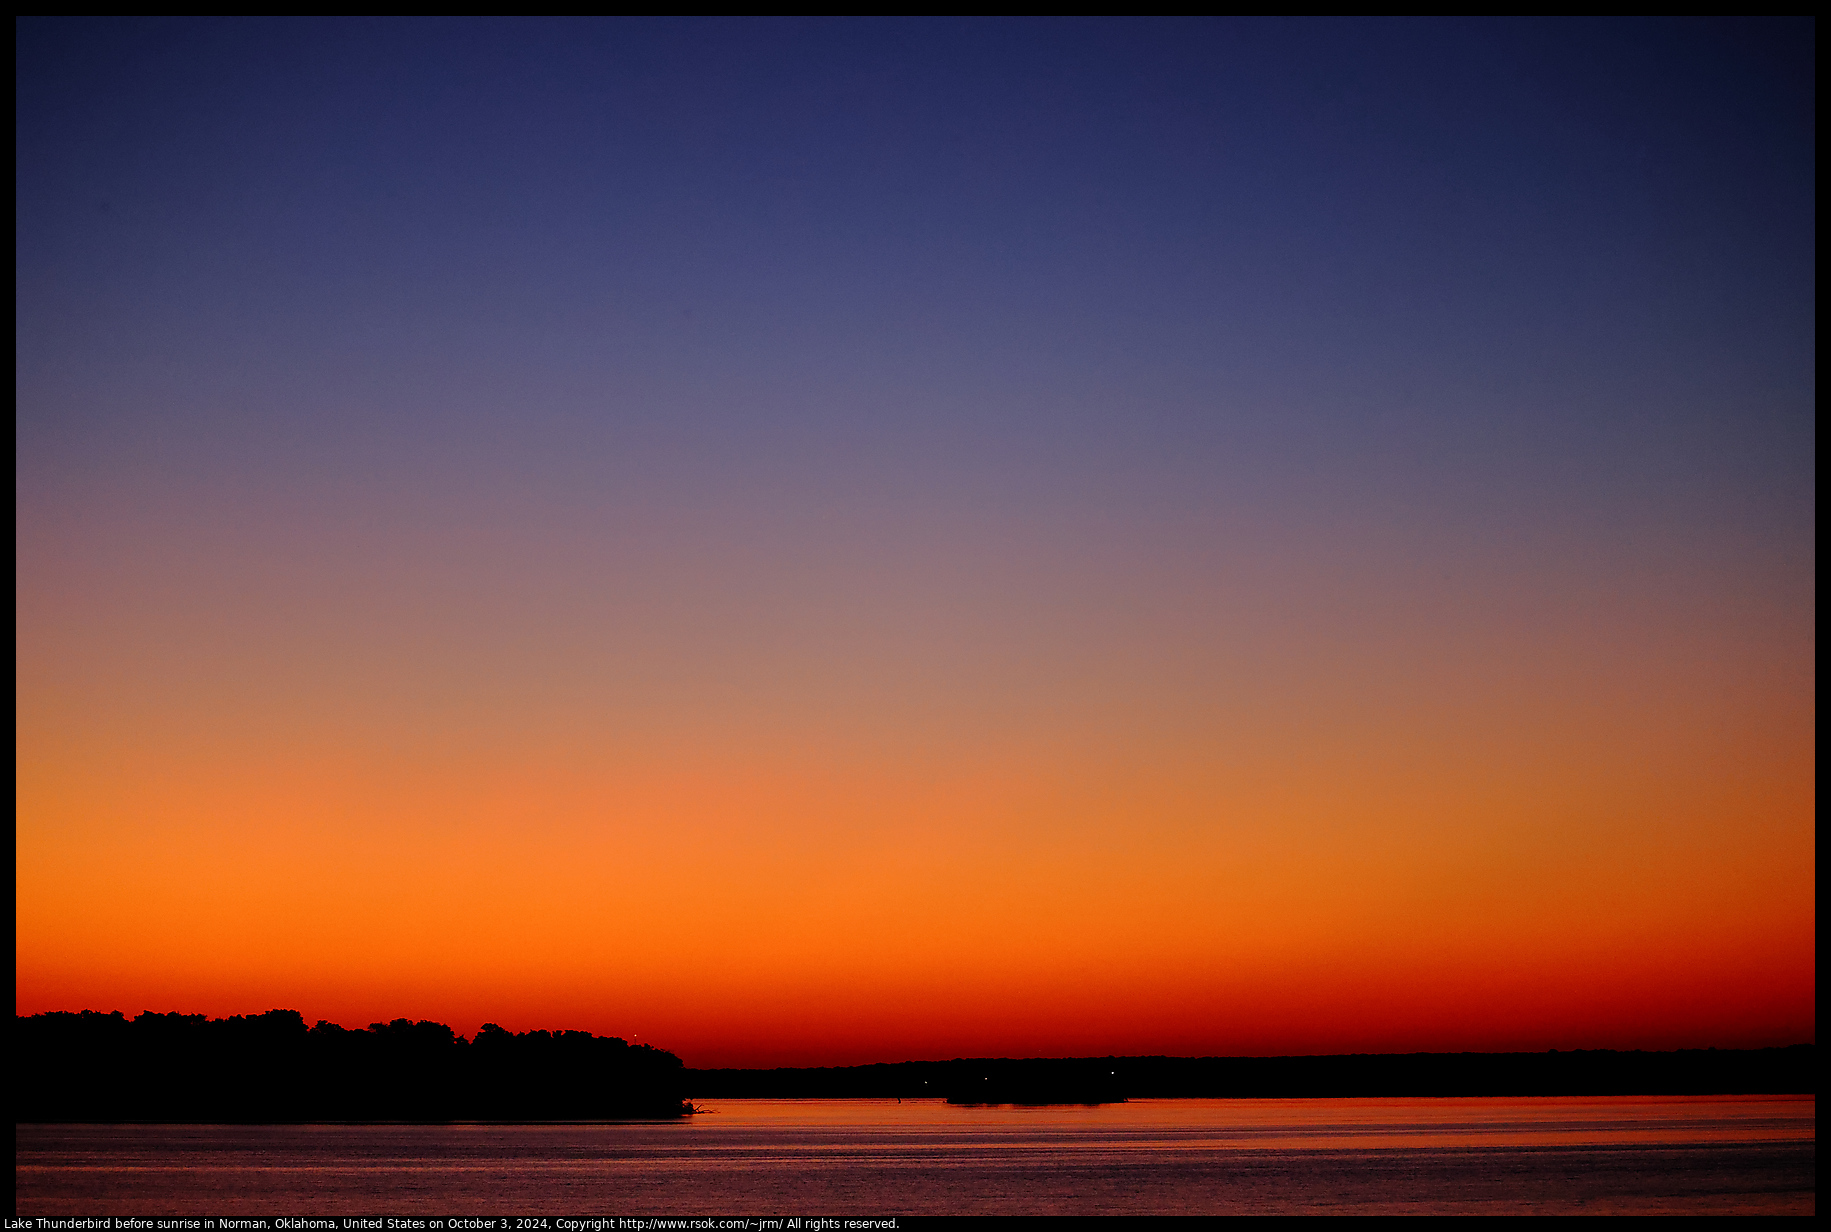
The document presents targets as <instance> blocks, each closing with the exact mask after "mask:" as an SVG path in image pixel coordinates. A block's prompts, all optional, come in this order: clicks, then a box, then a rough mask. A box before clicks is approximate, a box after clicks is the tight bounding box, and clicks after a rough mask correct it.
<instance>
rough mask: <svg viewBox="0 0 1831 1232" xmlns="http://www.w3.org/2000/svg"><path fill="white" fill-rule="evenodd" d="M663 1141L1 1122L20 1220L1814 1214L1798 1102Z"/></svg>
mask: <svg viewBox="0 0 1831 1232" xmlns="http://www.w3.org/2000/svg"><path fill="white" fill-rule="evenodd" d="M704 1106H705V1107H707V1108H708V1109H709V1110H708V1111H707V1112H705V1113H703V1114H702V1115H699V1116H696V1117H693V1118H691V1119H689V1120H686V1121H681V1122H677V1123H653V1122H647V1123H620V1124H540V1125H484V1124H454V1125H256V1126H243V1125H177V1126H174V1125H19V1126H18V1127H17V1129H16V1134H17V1137H16V1178H17V1191H16V1195H17V1196H16V1198H15V1202H16V1208H17V1213H18V1214H20V1215H75V1214H87V1215H100V1214H110V1215H127V1214H135V1215H148V1214H175V1215H177V1214H188V1215H208V1216H223V1215H234V1216H250V1217H255V1218H275V1217H291V1216H313V1215H341V1214H391V1215H392V1214H404V1215H417V1216H430V1217H439V1218H447V1217H453V1216H458V1215H542V1216H548V1217H585V1216H593V1215H651V1214H681V1215H765V1216H767V1215H790V1216H796V1215H798V1216H803V1217H813V1216H823V1215H848V1214H849V1215H888V1214H967V1213H989V1214H1117V1213H1121V1212H1127V1213H1154V1214H1205V1213H1221V1214H1233V1213H1238V1214H1248V1213H1284V1212H1290V1213H1296V1212H1316V1213H1326V1212H1334V1213H1342V1214H1373V1213H1396V1212H1407V1213H1441V1214H1452V1213H1486V1214H1498V1213H1508V1212H1517V1213H1576V1212H1582V1213H1597V1214H1599V1213H1680V1212H1710V1213H1727V1212H1752V1213H1763V1214H1781V1213H1787V1214H1811V1213H1813V1212H1814V1210H1815V1202H1816V1196H1815V1195H1816V1190H1815V1167H1816V1107H1817V1103H1816V1100H1815V1099H1813V1098H1810V1097H1799V1098H1783V1097H1748V1096H1738V1097H1713V1098H1696V1097H1684V1098H1680V1097H1674V1098H1650V1097H1614V1098H1570V1099H1306V1100H1221V1099H1161V1100H1155V1099H1154V1100H1135V1101H1132V1102H1130V1103H1125V1104H1109V1105H1102V1106H1099V1107H1045V1108H1011V1107H1002V1108H962V1107H953V1106H949V1105H947V1104H944V1103H941V1102H939V1101H934V1100H909V1101H905V1102H902V1103H898V1102H896V1101H895V1100H760V1099H757V1100H738V1099H732V1100H716V1099H714V1100H707V1101H704Z"/></svg>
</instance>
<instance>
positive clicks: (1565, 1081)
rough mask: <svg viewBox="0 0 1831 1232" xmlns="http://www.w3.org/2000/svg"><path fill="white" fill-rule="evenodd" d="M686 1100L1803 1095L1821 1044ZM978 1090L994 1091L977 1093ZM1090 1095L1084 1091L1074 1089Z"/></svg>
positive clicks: (1065, 1070)
mask: <svg viewBox="0 0 1831 1232" xmlns="http://www.w3.org/2000/svg"><path fill="white" fill-rule="evenodd" d="M681 1077H682V1082H683V1086H684V1089H685V1090H686V1092H687V1095H688V1097H689V1098H692V1099H717V1098H725V1099H740V1098H773V1099H845V1098H867V1097H877V1098H889V1097H896V1098H902V1099H908V1098H912V1097H916V1098H919V1097H923V1096H931V1097H932V1096H939V1097H946V1098H954V1099H955V1100H956V1101H957V1102H986V1103H1013V1102H1016V1103H1083V1102H1088V1103H1093V1102H1103V1100H1104V1099H1111V1098H1131V1099H1151V1098H1159V1099H1192V1098H1219V1099H1306V1098H1308V1099H1327V1098H1348V1097H1355V1096H1390V1097H1414V1098H1421V1097H1473V1096H1601V1095H1810V1094H1814V1093H1816V1090H1817V1085H1818V1077H1817V1045H1815V1044H1795V1045H1793V1046H1791V1047H1786V1048H1751V1049H1716V1048H1698V1049H1683V1050H1679V1051H1673V1052H1617V1051H1612V1050H1603V1049H1579V1050H1576V1051H1568V1052H1565V1051H1554V1052H1487V1053H1481V1052H1462V1053H1430V1052H1420V1053H1352V1054H1346V1055H1337V1056H1315V1057H1163V1056H1149V1057H1078V1058H1063V1059H1053V1060H1040V1059H1039V1060H1018V1059H1011V1058H978V1059H966V1058H961V1059H956V1060H952V1061H905V1062H901V1063H892V1064H877V1065H852V1066H830V1067H818V1068H780V1069H688V1070H686V1071H685V1072H684V1073H683V1074H682V1076H681ZM975 1089H983V1090H987V1091H989V1092H991V1097H990V1098H986V1099H983V1100H973V1099H972V1098H971V1093H972V1092H973V1091H974V1090H975ZM1083 1095H1086V1096H1089V1098H1086V1099H1082V1098H1080V1097H1081V1096H1083Z"/></svg>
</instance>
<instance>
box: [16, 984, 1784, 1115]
mask: <svg viewBox="0 0 1831 1232" xmlns="http://www.w3.org/2000/svg"><path fill="white" fill-rule="evenodd" d="M12 1055H13V1060H14V1074H15V1076H16V1083H15V1087H14V1092H15V1094H14V1099H13V1103H14V1117H15V1122H16V1123H45V1124H50V1123H76V1122H87V1123H123V1122H143V1123H159V1124H220V1123H244V1124H284V1123H313V1124H326V1123H351V1124H363V1123H370V1124H373V1123H388V1122H418V1123H426V1122H454V1121H468V1122H487V1123H495V1124H512V1123H518V1122H525V1123H553V1122H566V1121H580V1122H598V1121H622V1120H652V1119H677V1118H680V1117H683V1116H691V1115H692V1114H693V1113H694V1112H695V1111H697V1109H695V1108H694V1106H693V1103H692V1101H694V1100H705V1099H719V1098H724V1099H734V1098H774V1099H797V1098H800V1099H856V1098H891V1097H895V1098H899V1099H909V1098H923V1097H927V1098H938V1099H946V1100H948V1101H950V1102H952V1103H956V1104H1032V1105H1040V1104H1099V1103H1114V1102H1119V1101H1122V1100H1126V1099H1149V1098H1222V1099H1303V1098H1344V1097H1356V1096H1360V1097H1381V1096H1384V1097H1439V1098H1442V1097H1481V1096H1490V1097H1508V1096H1512V1097H1518V1096H1540V1097H1546V1096H1550V1097H1556V1096H1573V1097H1580V1096H1609V1095H1618V1096H1636V1095H1638V1096H1662V1095H1663V1096H1686V1095H1692V1096H1696V1095H1806V1094H1813V1093H1815V1092H1816V1090H1817V1069H1816V1062H1817V1046H1816V1045H1814V1044H1798V1045H1794V1046H1791V1047H1785V1048H1759V1049H1714V1048H1707V1049H1686V1050H1681V1051H1673V1052H1617V1051H1609V1050H1577V1051H1571V1052H1557V1051H1552V1052H1537V1053H1520V1052H1513V1053H1472V1052H1464V1053H1409V1054H1391V1053H1363V1054H1348V1055H1336V1056H1308V1057H1302V1056H1297V1057H1290V1056H1287V1057H1166V1056H1129V1057H1071V1058H1036V1059H1012V1058H956V1059H954V1060H950V1061H905V1062H899V1063H887V1064H876V1065H854V1066H836V1067H818V1068H777V1069H688V1068H686V1067H685V1066H684V1065H683V1064H682V1063H681V1060H680V1058H679V1057H677V1056H675V1055H674V1054H672V1053H669V1052H666V1051H663V1050H661V1049H658V1048H654V1047H652V1046H650V1045H636V1044H630V1043H628V1042H627V1041H624V1040H622V1039H617V1038H614V1037H600V1036H594V1035H591V1034H589V1033H587V1032H581V1031H524V1032H519V1033H514V1032H508V1031H504V1030H502V1029H501V1028H500V1027H497V1026H495V1025H494V1024H485V1025H484V1027H483V1028H482V1029H481V1030H479V1031H478V1032H477V1034H476V1035H475V1036H474V1037H472V1038H466V1037H464V1036H461V1035H458V1034H457V1033H456V1032H454V1031H453V1030H452V1029H451V1028H450V1027H448V1026H445V1025H444V1024H442V1023H435V1022H425V1021H422V1022H409V1021H408V1020H406V1019H396V1020H394V1021H393V1022H389V1023H379V1022H378V1023H373V1024H371V1025H370V1026H369V1027H367V1028H366V1029H362V1030H355V1031H350V1030H346V1029H344V1028H342V1027H340V1026H337V1025H335V1024H333V1023H327V1022H320V1023H318V1024H317V1025H316V1026H314V1027H310V1028H307V1027H306V1025H305V1022H304V1019H303V1017H302V1016H301V1015H300V1014H299V1013H298V1012H297V1011H293V1010H272V1011H269V1012H268V1013H265V1014H259V1015H250V1016H235V1017H231V1018H225V1019H210V1018H206V1017H205V1016H204V1015H201V1014H197V1015H187V1014H155V1013H150V1012H149V1013H143V1014H140V1015H137V1016H136V1017H134V1018H131V1019H129V1018H127V1017H126V1016H125V1015H124V1014H121V1013H108V1014H102V1013H96V1012H93V1011H85V1012H83V1013H76V1014H72V1013H48V1014H35V1015H32V1016H30V1017H18V1016H15V1018H14V1034H13V1050H12Z"/></svg>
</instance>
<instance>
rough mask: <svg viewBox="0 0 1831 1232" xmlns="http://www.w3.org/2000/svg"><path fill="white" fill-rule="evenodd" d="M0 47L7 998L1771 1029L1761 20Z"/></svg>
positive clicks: (1664, 1037)
mask: <svg viewBox="0 0 1831 1232" xmlns="http://www.w3.org/2000/svg"><path fill="white" fill-rule="evenodd" d="M16 30H17V39H16V56H17V77H16V91H17V111H16V133H17V155H16V160H17V161H16V168H17V172H16V174H17V180H16V209H17V214H16V219H17V221H16V231H15V236H16V240H15V245H16V283H15V286H16V291H15V298H16V312H17V325H16V352H17V370H16V390H17V419H16V429H15V432H16V445H17V471H16V497H15V500H16V511H17V529H16V545H17V565H16V591H15V593H16V601H15V602H16V614H17V634H16V643H15V645H16V650H15V654H16V662H17V684H16V693H15V708H16V717H17V735H16V758H17V785H16V789H15V790H16V807H17V828H16V837H15V854H16V865H15V867H16V872H15V890H16V906H15V924H16V942H15V945H16V950H15V964H16V965H15V1001H16V1008H17V1012H19V1013H35V1012H40V1011H45V1010H53V1009H68V1010H74V1009H84V1008H90V1009H99V1010H114V1009H121V1010H124V1011H126V1012H128V1013H130V1014H132V1013H136V1012H138V1011H141V1010H145V1009H152V1010H160V1011H165V1010H183V1011H185V1012H190V1013H209V1014H212V1015H224V1014H233V1013H252V1012H260V1011H263V1010H266V1009H268V1008H271V1007H275V1006H279V1007H286V1008H295V1009H298V1010H300V1011H301V1012H302V1013H304V1015H305V1017H306V1019H307V1020H308V1021H316V1020H318V1019H327V1020H330V1021H334V1022H341V1023H344V1024H345V1025H350V1026H356V1025H361V1024H365V1023H368V1022H371V1021H376V1020H381V1019H392V1018H396V1017H409V1018H416V1019H418V1018H431V1019H436V1020H439V1021H443V1022H448V1023H450V1024H451V1025H453V1026H454V1027H456V1028H457V1029H458V1030H460V1031H462V1032H466V1033H468V1032H472V1031H475V1030H476V1029H477V1027H478V1026H479V1025H480V1024H481V1023H483V1022H486V1021H487V1022H496V1023H499V1024H501V1025H503V1026H505V1027H508V1028H510V1029H512V1030H526V1029H530V1028H538V1027H551V1028H560V1027H564V1028H571V1029H580V1030H591V1031H595V1032H597V1033H600V1034H611V1035H619V1036H622V1037H624V1038H630V1039H635V1040H636V1041H638V1042H642V1043H654V1044H657V1045H658V1046H661V1047H665V1048H669V1049H671V1050H673V1051H675V1052H677V1053H679V1054H680V1055H681V1056H682V1057H683V1058H684V1059H685V1060H686V1062H687V1064H689V1065H695V1066H713V1065H778V1064H827V1065H830V1064H850V1063H859V1062H871V1061H899V1060H909V1059H922V1058H946V1057H953V1056H962V1055H965V1056H988V1055H997V1056H1051V1055H1058V1056H1059V1055H1105V1054H1114V1053H1117V1054H1160V1053H1161V1054H1172V1055H1209V1054H1291V1053H1326V1052H1353V1051H1363V1052H1364V1051H1416V1050H1466V1049H1475V1050H1504V1049H1545V1048H1580V1047H1613V1048H1670V1047H1703V1046H1716V1047H1734V1046H1762V1045H1773V1044H1791V1043H1799V1042H1806V1041H1812V1040H1815V1038H1816V1018H1815V1009H1814V999H1815V993H1816V986H1815V961H1816V954H1815V948H1814V947H1815V942H1814V917H1815V895H1816V882H1815V874H1814V861H1815V856H1816V849H1815V839H1814V832H1813V819H1814V804H1815V766H1814V754H1813V727H1814V702H1813V677H1814V666H1815V654H1814V635H1813V628H1814V567H1815V543H1814V533H1813V507H1814V466H1813V451H1814V448H1815V430H1814V423H1813V397H1814V360H1813V336H1814V328H1815V311H1814V303H1813V266H1814V255H1815V243H1814V227H1813V213H1814V176H1815V167H1814V155H1813V149H1814V130H1813V123H1814V121H1813V115H1814V105H1815V102H1814V89H1815V86H1814V82H1815V68H1814V37H1815V27H1814V25H1813V24H1812V22H1811V21H1810V20H1752V21H1726V22H1697V21H1650V20H1641V21H1554V22H1536V21H1475V22H1449V21H1321V22H1310V21H1238V20H1194V19H1190V20H1154V21H1091V20H1071V21H1043V20H1022V21H990V20H976V21H943V20H914V21H891V20H882V21H878V20H849V21H841V20H820V21H788V20H712V21H678V20H667V21H645V20H623V19H613V20H584V19H575V20H552V21H548V20H508V21H483V20H453V21H434V20H399V21H396V20H337V21H319V20H273V21H266V20H238V21H230V20H205V21H180V20H145V21H140V20H124V19H106V20H64V19H54V20H53V19H28V20H24V21H21V22H20V23H18V25H17V26H16Z"/></svg>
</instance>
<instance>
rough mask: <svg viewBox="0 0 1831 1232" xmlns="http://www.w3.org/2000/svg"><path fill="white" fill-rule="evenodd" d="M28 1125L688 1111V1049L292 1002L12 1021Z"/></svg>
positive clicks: (18, 1098) (588, 1116)
mask: <svg viewBox="0 0 1831 1232" xmlns="http://www.w3.org/2000/svg"><path fill="white" fill-rule="evenodd" d="M12 1056H13V1058H14V1062H13V1072H14V1075H15V1087H14V1096H13V1099H14V1105H15V1113H14V1117H15V1120H19V1121H168V1122H284V1121H451V1120H490V1121H521V1120H529V1121H547V1120H622V1119H627V1118H645V1119H646V1118H659V1117H679V1116H683V1115H686V1114H687V1113H688V1112H690V1111H691V1110H692V1109H691V1107H690V1105H688V1104H687V1103H686V1101H685V1091H684V1087H683V1086H682V1077H683V1075H684V1073H685V1070H684V1068H683V1067H682V1065H681V1061H680V1058H679V1057H677V1056H675V1055H674V1054H673V1053H671V1052H665V1051H663V1050H662V1049H659V1048H655V1047H652V1046H650V1045H648V1044H630V1043H628V1042H626V1041H624V1040H621V1039H616V1038H614V1037H608V1036H597V1035H592V1034H591V1033H589V1032H586V1031H522V1032H510V1031H505V1030H503V1029H502V1028H501V1027H499V1026H497V1025H496V1024H494V1023H486V1024H484V1026H483V1028H482V1030H480V1031H478V1032H477V1034H476V1035H475V1036H473V1037H471V1038H469V1039H466V1038H465V1037H464V1036H462V1035H459V1034H458V1033H457V1032H455V1031H453V1030H452V1029H451V1028H450V1027H448V1026H446V1025H445V1024H444V1023H442V1022H427V1021H420V1022H410V1021H408V1020H407V1019H405V1018H397V1019H395V1020H394V1021H393V1022H385V1023H384V1022H377V1023H371V1024H370V1025H369V1026H368V1027H367V1028H366V1029H360V1030H353V1031H352V1030H346V1029H345V1028H343V1027H340V1026H338V1025H337V1024H335V1023H330V1022H322V1021H321V1022H319V1023H318V1024H317V1025H316V1026H313V1027H309V1028H308V1027H307V1026H306V1025H305V1019H304V1016H303V1015H301V1014H300V1013H299V1012H298V1011H297V1010H269V1011H268V1012H267V1013H265V1014H251V1015H247V1016H242V1015H236V1016H234V1017H232V1018H207V1017H205V1016H204V1015H202V1014H156V1013H152V1012H151V1011H148V1012H146V1013H143V1014H140V1015H138V1016H136V1017H134V1018H128V1017H126V1016H125V1015H123V1014H122V1013H121V1012H120V1011H118V1010H117V1011H115V1012H114V1013H111V1014H103V1013H97V1012H95V1011H93V1010H85V1011H83V1012H82V1013H80V1014H74V1013H47V1014H33V1015H32V1016H30V1017H18V1016H15V1018H14V1041H13V1052H12Z"/></svg>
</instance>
